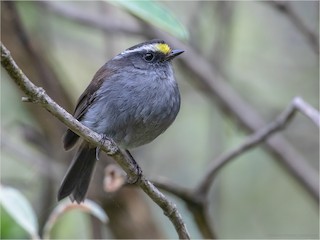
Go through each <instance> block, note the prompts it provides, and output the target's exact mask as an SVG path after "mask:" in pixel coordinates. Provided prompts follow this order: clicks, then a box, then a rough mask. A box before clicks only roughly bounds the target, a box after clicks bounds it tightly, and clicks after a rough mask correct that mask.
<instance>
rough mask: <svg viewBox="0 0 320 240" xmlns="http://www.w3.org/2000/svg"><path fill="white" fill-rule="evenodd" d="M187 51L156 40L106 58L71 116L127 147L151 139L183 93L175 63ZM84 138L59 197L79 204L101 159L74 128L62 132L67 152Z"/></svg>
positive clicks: (167, 120)
mask: <svg viewBox="0 0 320 240" xmlns="http://www.w3.org/2000/svg"><path fill="white" fill-rule="evenodd" d="M183 52H184V51H183V50H178V49H172V48H171V47H170V46H169V45H168V44H167V43H166V42H165V41H163V40H160V39H153V40H149V41H145V42H142V43H139V44H137V45H134V46H132V47H130V48H128V49H126V50H124V51H123V52H121V53H120V54H118V55H116V56H115V57H113V58H112V59H111V60H109V61H107V62H106V63H105V64H104V65H103V66H102V67H101V68H100V69H99V70H98V71H97V72H96V74H95V75H94V76H93V79H92V81H91V82H90V83H89V85H88V86H87V88H86V89H85V90H84V92H83V93H82V95H81V96H80V97H79V99H78V102H77V104H76V107H75V110H74V113H73V116H74V118H76V119H77V120H78V121H80V122H81V123H82V124H83V125H85V126H86V127H88V128H90V129H91V130H93V131H95V132H96V133H99V134H101V135H103V136H106V137H107V138H111V139H112V140H113V141H114V142H115V143H116V144H117V145H118V147H119V148H120V149H123V150H126V151H128V149H133V148H136V147H139V146H142V145H145V144H147V143H150V142H151V141H153V140H154V139H155V138H157V137H158V136H159V135H160V134H162V133H163V132H164V131H165V130H166V129H167V128H168V127H169V126H170V125H171V124H172V123H173V121H174V120H175V118H176V116H177V114H178V112H179V109H180V102H181V98H180V92H179V88H178V84H177V81H176V79H175V76H174V70H173V66H172V61H171V60H173V59H174V58H175V57H176V56H178V55H180V54H181V53H183ZM78 141H80V143H79V147H78V149H77V152H76V153H75V155H74V157H73V160H72V162H71V164H70V166H69V168H68V170H67V172H66V175H65V177H64V178H63V180H62V183H61V186H60V188H59V191H58V194H57V199H58V201H60V200H61V199H63V198H65V197H67V196H69V198H70V199H71V201H72V202H74V201H76V202H77V203H78V204H80V203H81V202H83V201H84V200H85V198H86V193H87V191H88V188H89V184H90V181H91V178H92V175H93V172H94V169H95V165H96V162H97V156H96V151H97V146H94V145H92V144H90V143H89V142H87V141H85V140H82V139H80V137H79V136H78V135H77V134H76V133H74V132H73V131H72V130H71V129H67V130H66V132H65V134H64V136H63V146H64V149H65V150H69V149H71V148H73V147H74V146H75V145H76V143H77V142H78Z"/></svg>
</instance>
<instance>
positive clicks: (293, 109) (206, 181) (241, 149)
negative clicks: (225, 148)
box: [195, 97, 320, 202]
mask: <svg viewBox="0 0 320 240" xmlns="http://www.w3.org/2000/svg"><path fill="white" fill-rule="evenodd" d="M297 111H299V112H301V113H302V114H303V115H305V116H307V117H308V118H310V119H311V120H312V121H313V122H314V123H315V124H316V125H317V126H318V127H320V114H319V112H318V111H317V110H316V109H314V108H313V107H312V106H310V105H309V104H307V103H306V102H305V101H304V100H303V99H302V98H300V97H295V98H294V99H293V100H292V101H291V103H290V104H289V106H288V107H287V108H286V109H285V110H284V111H283V112H282V113H281V114H280V115H279V116H278V117H277V118H276V119H275V120H274V121H273V122H271V123H269V124H268V125H267V126H265V127H264V128H262V129H260V130H258V131H256V132H255V133H254V134H252V135H251V136H249V137H248V138H247V140H245V141H244V142H243V143H242V144H241V145H240V146H238V147H237V148H235V149H233V150H231V151H230V152H227V153H225V154H223V155H221V156H220V157H218V158H217V159H215V160H214V161H212V162H211V164H210V166H209V167H208V169H209V170H208V172H207V173H206V174H205V175H204V177H203V178H202V181H201V182H200V184H199V185H198V187H196V189H197V190H196V193H195V195H207V193H208V191H209V189H210V186H211V185H212V182H213V179H214V177H215V176H216V174H217V172H218V171H219V170H220V169H221V168H222V167H223V166H225V164H227V163H228V162H230V161H231V160H233V159H234V158H236V157H238V156H239V155H241V154H243V153H245V152H246V151H248V150H250V149H252V148H253V147H256V146H257V145H258V144H260V143H261V142H263V141H265V140H266V139H267V138H268V137H270V136H271V135H273V134H274V133H276V132H279V131H280V130H282V129H283V128H284V127H286V126H287V125H288V124H289V123H290V120H291V119H292V118H293V117H294V115H295V114H296V113H297ZM292 164H294V161H293V162H292ZM311 170H312V169H311V168H310V171H306V172H303V173H302V175H301V178H302V179H303V182H304V183H306V184H308V186H310V188H308V190H309V191H310V192H311V194H312V195H313V196H314V197H315V198H316V200H317V202H318V200H319V187H318V181H317V179H318V177H317V176H316V174H315V172H314V171H311Z"/></svg>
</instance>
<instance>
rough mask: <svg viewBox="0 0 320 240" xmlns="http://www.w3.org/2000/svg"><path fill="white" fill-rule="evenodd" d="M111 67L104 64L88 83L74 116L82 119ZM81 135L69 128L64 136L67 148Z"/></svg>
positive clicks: (79, 119) (64, 143) (65, 147)
mask: <svg viewBox="0 0 320 240" xmlns="http://www.w3.org/2000/svg"><path fill="white" fill-rule="evenodd" d="M111 71H112V70H111V69H109V68H108V67H107V64H105V65H104V66H102V67H101V68H100V69H99V70H98V72H97V73H96V74H95V75H94V77H93V79H92V81H91V83H90V84H89V85H88V87H87V88H86V90H85V91H84V92H83V93H82V94H81V96H80V97H79V99H78V102H77V105H76V108H75V110H74V113H73V116H74V117H75V118H76V119H77V120H78V121H81V118H82V117H83V115H84V114H85V113H86V112H87V110H88V108H89V107H90V106H91V104H92V103H93V102H94V101H95V97H96V96H95V92H96V91H97V90H98V89H99V88H100V86H101V84H102V83H103V81H104V80H106V79H107V78H108V75H109V74H110V73H111ZM78 138H79V136H78V135H77V134H76V133H74V132H73V131H71V130H70V129H68V130H67V131H66V133H65V134H64V137H63V145H64V149H65V150H69V149H70V148H72V147H73V146H74V145H75V143H76V142H77V140H78Z"/></svg>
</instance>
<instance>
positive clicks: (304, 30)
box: [264, 1, 319, 54]
mask: <svg viewBox="0 0 320 240" xmlns="http://www.w3.org/2000/svg"><path fill="white" fill-rule="evenodd" d="M264 2H265V3H268V4H270V5H271V6H273V7H274V8H275V9H277V10H278V11H280V12H281V13H283V14H284V15H285V16H287V17H288V19H289V20H290V21H291V22H292V24H293V25H294V26H295V27H296V28H297V29H298V31H300V33H301V34H302V35H303V36H304V37H305V38H306V40H307V41H308V44H309V45H310V47H311V48H313V50H314V51H315V52H316V53H317V54H319V38H318V34H316V33H314V32H312V31H311V30H310V29H308V27H307V26H306V25H305V24H304V23H303V21H302V19H301V18H300V17H299V16H298V14H297V13H296V12H295V11H294V10H293V9H292V7H291V6H290V5H289V3H288V2H285V1H264Z"/></svg>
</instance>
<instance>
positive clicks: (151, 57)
mask: <svg viewBox="0 0 320 240" xmlns="http://www.w3.org/2000/svg"><path fill="white" fill-rule="evenodd" d="M143 58H144V60H146V61H147V62H151V61H152V60H153V59H154V54H153V53H146V54H145V55H144V56H143Z"/></svg>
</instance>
